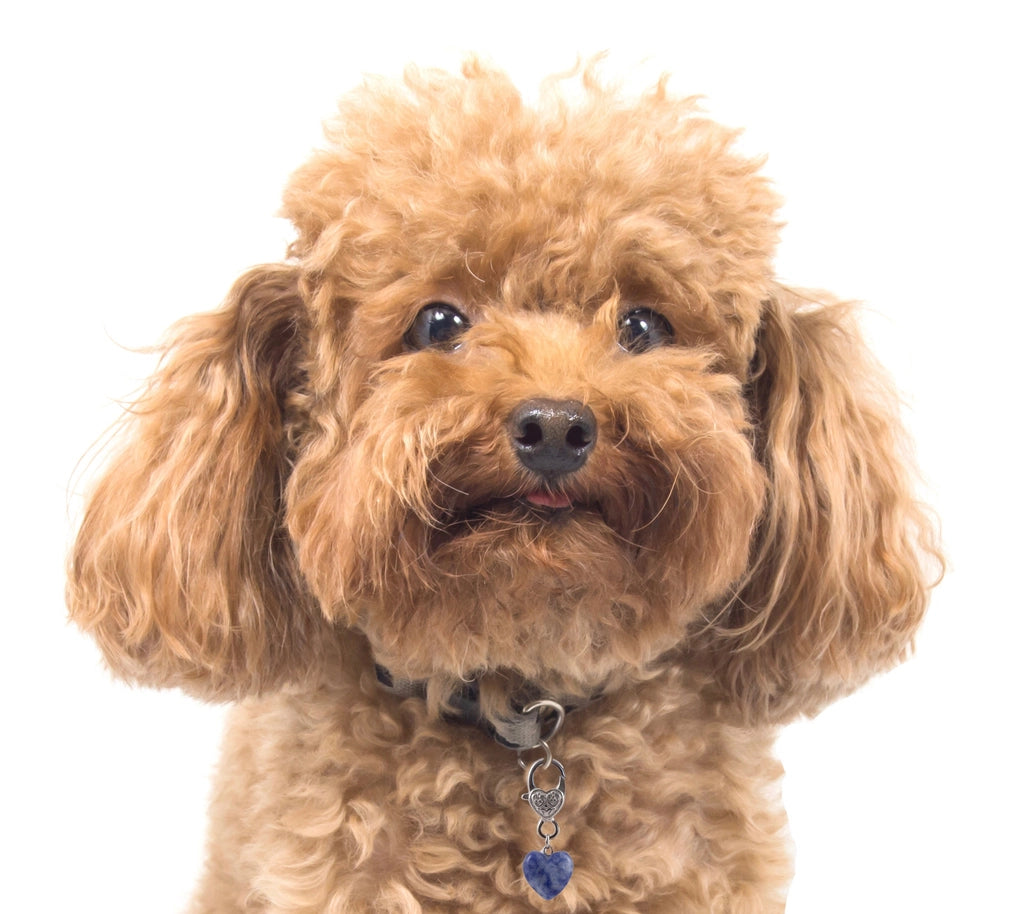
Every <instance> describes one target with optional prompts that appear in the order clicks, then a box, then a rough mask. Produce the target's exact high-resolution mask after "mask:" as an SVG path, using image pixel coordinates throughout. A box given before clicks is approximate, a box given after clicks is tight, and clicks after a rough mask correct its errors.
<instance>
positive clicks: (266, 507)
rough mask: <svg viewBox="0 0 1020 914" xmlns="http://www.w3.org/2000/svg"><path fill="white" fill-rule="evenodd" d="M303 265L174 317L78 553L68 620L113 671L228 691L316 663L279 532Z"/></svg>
mask: <svg viewBox="0 0 1020 914" xmlns="http://www.w3.org/2000/svg"><path fill="white" fill-rule="evenodd" d="M303 320H304V306H303V303H302V299H301V295H300V293H299V291H298V277H297V270H296V268H294V267H290V266H284V265H277V266H265V267H259V268H257V269H255V270H252V271H251V272H249V273H248V274H247V275H245V276H243V277H242V278H241V279H240V280H238V282H237V283H236V285H235V286H234V288H233V290H232V291H231V293H230V296H229V298H228V300H227V302H226V303H225V305H224V306H223V307H222V308H221V309H220V310H218V311H214V312H211V313H209V314H201V315H197V316H195V317H191V318H188V319H186V320H184V321H182V322H181V323H180V324H179V325H177V326H176V328H174V331H173V332H172V338H171V341H170V343H169V345H168V346H167V348H166V351H165V353H164V355H163V359H162V361H161V364H160V367H159V369H158V370H157V373H156V374H155V376H154V377H153V378H152V380H151V381H150V382H149V384H148V387H147V389H146V390H145V392H144V393H143V394H142V396H141V397H140V398H139V400H138V401H137V403H135V404H134V406H133V407H132V408H131V409H130V410H129V413H128V415H127V416H126V418H125V420H124V427H123V428H122V429H121V432H120V434H121V436H122V438H121V440H120V441H119V443H120V444H121V449H120V450H119V452H118V453H117V454H116V455H115V457H114V458H113V460H112V462H111V463H110V465H109V467H108V468H107V469H106V471H105V474H104V475H103V477H102V478H101V479H100V481H99V483H98V485H97V486H96V487H95V489H94V491H93V492H92V493H91V497H90V498H89V500H88V502H87V507H86V511H85V515H84V520H83V522H82V525H81V528H80V530H79V533H78V537H77V541H76V543H75V545H74V549H73V552H72V556H71V566H70V576H69V583H68V589H67V597H68V605H69V607H70V611H71V616H72V618H73V619H74V621H75V622H77V623H78V624H79V625H80V626H81V627H82V628H83V629H85V630H86V631H88V632H91V633H92V634H93V635H94V636H95V638H96V639H97V641H98V642H99V644H100V646H101V647H102V649H103V652H104V654H105V656H106V659H107V662H108V663H109V665H110V667H111V668H112V669H113V671H114V672H116V673H118V674H119V675H121V676H123V677H125V678H127V679H129V680H133V681H137V682H142V683H146V684H150V685H164V686H181V687H183V688H185V689H187V690H188V691H191V692H193V693H196V694H199V695H202V696H203V697H207V698H233V697H238V696H240V695H243V694H246V693H249V692H257V691H261V690H264V689H266V688H269V687H272V686H274V685H276V684H279V683H281V682H283V681H285V680H287V679H289V678H291V677H292V676H293V675H296V674H297V673H300V672H301V671H303V670H304V671H307V670H308V669H310V668H312V667H313V666H314V661H315V659H316V657H318V656H320V655H321V653H322V651H323V650H325V649H327V642H328V640H329V635H328V632H327V630H326V623H325V622H324V621H323V619H322V617H321V614H320V613H319V611H318V608H317V606H316V605H315V604H314V602H313V601H312V599H311V598H310V597H309V596H308V594H307V593H306V592H305V589H304V588H303V586H302V582H301V578H300V576H299V575H298V573H297V571H296V566H295V562H294V557H293V555H292V547H291V543H290V540H289V538H288V537H287V535H286V533H285V531H284V529H283V518H282V508H281V504H282V501H281V494H282V490H283V486H284V484H285V480H286V476H287V469H288V463H287V461H288V457H287V448H288V442H287V438H288V428H287V425H288V423H287V419H286V415H285V413H286V401H287V398H288V394H289V393H290V392H292V391H293V390H294V388H295V387H296V386H297V385H298V384H299V380H300V368H299V353H300V350H301V347H302V345H303V343H302V338H303V335H304V333H303Z"/></svg>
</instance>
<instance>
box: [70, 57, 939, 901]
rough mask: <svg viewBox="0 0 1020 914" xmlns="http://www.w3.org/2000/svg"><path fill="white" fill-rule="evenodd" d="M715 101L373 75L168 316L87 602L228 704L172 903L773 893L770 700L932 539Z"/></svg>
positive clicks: (840, 310) (157, 682)
mask: <svg viewBox="0 0 1020 914" xmlns="http://www.w3.org/2000/svg"><path fill="white" fill-rule="evenodd" d="M566 87H576V91H574V92H573V94H572V95H570V97H569V98H568V91H567V88H566ZM736 137H737V133H736V131H733V130H730V129H726V128H724V127H722V126H720V125H718V124H716V123H714V122H712V121H711V120H709V119H707V118H706V117H704V116H702V115H701V114H700V113H699V110H698V108H697V103H696V101H693V100H690V99H683V98H679V97H675V96H674V95H673V94H672V93H671V92H670V91H669V89H668V87H667V85H666V81H665V79H663V80H661V81H660V82H659V83H658V84H656V85H655V86H654V87H653V88H652V89H650V90H649V91H648V92H646V93H645V94H643V95H641V96H639V97H631V96H628V95H626V94H625V93H624V92H623V91H622V90H619V89H617V88H614V87H612V86H609V85H607V84H606V83H605V81H603V80H602V79H601V78H600V77H599V76H598V74H597V73H596V72H595V71H594V69H592V68H589V69H587V70H584V71H583V72H582V74H581V78H580V79H579V80H578V79H574V78H570V79H561V80H559V81H550V82H549V83H548V84H546V85H545V87H544V88H543V90H542V92H541V94H540V97H539V98H538V99H537V100H535V101H533V102H529V103H526V102H525V101H524V100H523V98H522V96H521V94H520V93H519V92H518V90H517V89H515V87H514V85H513V84H512V83H511V81H510V80H509V78H508V77H507V76H506V75H504V74H503V73H501V72H500V71H498V70H496V69H493V68H491V67H489V66H488V65H485V64H482V63H480V62H477V61H469V62H468V63H467V64H465V66H464V67H463V70H462V72H461V73H459V74H448V73H444V72H435V71H428V70H414V69H412V70H408V71H407V72H406V73H405V75H404V77H403V79H400V80H392V81H390V80H386V79H374V80H368V81H366V82H365V83H364V84H363V85H362V86H361V87H360V88H359V89H357V90H356V91H354V92H352V93H351V94H350V95H348V96H347V97H345V98H344V99H343V100H342V102H341V105H340V111H339V114H338V116H337V118H336V119H335V121H332V122H330V124H329V125H328V126H327V135H326V144H325V145H324V146H323V147H322V148H321V149H320V150H319V151H317V152H316V153H315V154H314V155H313V156H312V157H311V159H310V161H308V163H307V164H306V165H304V166H303V167H302V168H301V169H299V170H298V171H297V172H296V173H295V174H294V176H293V177H292V179H291V180H290V182H289V184H288V186H287V188H286V191H285V195H284V212H285V214H286V216H287V217H288V218H289V219H290V220H291V222H292V223H293V226H294V228H295V239H294V241H293V243H292V244H291V246H290V248H289V250H288V252H287V257H286V258H285V259H284V260H282V261H281V262H280V263H277V264H272V265H266V266H260V267H258V268H256V269H253V270H251V271H250V272H249V273H247V274H246V275H245V276H243V277H242V278H241V279H239V280H238V282H237V283H236V285H235V286H234V288H233V290H232V291H231V292H230V294H229V297H228V299H227V301H226V302H225V304H224V305H223V306H222V307H221V308H220V309H219V310H216V311H213V312H211V313H205V314H200V315H197V316H192V317H188V318H186V319H185V320H184V321H183V322H182V323H180V324H179V325H177V326H176V327H175V328H174V330H173V331H172V333H171V336H170V339H169V343H168V344H167V346H166V349H165V352H164V354H163V357H162V361H161V362H160V365H159V367H158V369H157V371H156V373H155V375H154V377H153V378H152V379H151V381H150V382H149V384H148V386H147V388H146V389H145V391H144V392H143V394H142V395H141V396H140V397H139V399H138V401H137V402H136V403H134V404H133V406H132V408H131V409H130V411H129V415H128V417H127V418H126V420H125V423H124V427H123V429H122V430H121V431H120V432H119V437H118V439H117V441H118V443H119V449H118V450H116V451H115V452H114V454H113V456H112V457H111V458H110V459H109V462H108V464H107V465H106V467H105V468H104V470H103V473H102V475H101V478H100V479H99V480H98V482H97V483H96V484H95V486H94V488H93V490H92V491H91V493H90V495H89V497H88V499H87V504H86V507H85V510H84V515H83V520H82V523H81V526H80V530H79V532H78V535H77V539H76V542H75V545H74V547H73V550H72V555H71V558H70V563H69V565H70V573H69V583H68V604H69V607H70V613H71V616H72V618H73V619H74V620H75V621H76V622H77V624H78V625H79V626H81V627H82V628H83V629H84V630H85V631H86V632H88V633H90V634H91V635H92V636H94V637H95V638H96V640H97V641H98V643H99V645H100V646H101V648H102V651H103V653H104V655H105V659H106V661H107V663H108V665H109V667H110V668H111V669H112V670H113V671H114V673H116V674H117V675H119V676H121V677H124V678H125V679H127V680H130V681H132V682H136V683H143V684H146V685H153V686H162V687H178V688H181V689H183V690H185V691H186V692H189V693H191V694H193V695H196V696H199V697H200V698H203V699H206V700H212V701H230V702H234V703H235V704H234V705H233V708H232V710H231V712H230V717H229V723H228V732H227V736H226V740H225V747H224V752H223V758H222V761H221V764H220V766H219V774H218V781H217V784H218V786H217V788H216V791H215V795H214V799H213V801H212V809H211V826H210V842H209V851H208V862H207V866H206V869H205V872H204V875H203V877H202V880H201V882H200V885H199V887H198V889H197V893H196V895H195V898H194V903H193V910H194V911H195V912H203V914H213V912H215V914H235V912H242V911H243V912H292V914H296V912H307V914H312V912H327V911H328V912H340V911H352V912H353V911H372V912H393V914H397V912H400V914H419V912H473V914H487V912H491V914H495V912H499V914H511V912H534V911H537V910H561V911H577V912H581V911H588V912H612V914H632V912H633V914H637V912H641V914H650V912H666V911H669V912H675V911H681V910H682V911H686V912H691V914H694V912H706V914H707V912H730V914H751V912H755V914H761V912H778V911H782V910H783V908H784V904H785V900H784V899H785V892H786V888H787V885H788V882H789V880H790V878H791V862H790V852H789V848H788V841H787V835H786V819H785V814H784V812H783V810H782V808H781V805H780V803H779V800H778V793H779V791H778V781H779V779H780V776H781V768H780V764H779V763H778V761H777V760H776V759H775V757H774V755H773V748H772V747H773V742H774V739H775V736H776V732H777V728H778V727H779V725H781V724H783V723H785V722H788V721H790V720H792V719H794V718H796V717H798V716H799V715H811V714H815V713H817V712H818V711H819V710H820V709H821V708H823V707H824V706H825V705H826V704H828V703H829V702H831V701H833V700H835V699H837V698H838V697H840V696H842V695H845V694H847V693H848V692H850V691H851V690H853V689H854V688H856V687H857V686H859V685H860V684H861V683H863V682H864V681H865V680H866V679H867V678H869V677H870V676H871V675H873V674H875V673H876V672H879V671H882V670H885V669H887V668H889V667H891V666H892V665H893V664H895V663H897V662H898V661H899V660H900V659H902V658H903V657H904V655H905V654H906V653H908V652H909V650H910V647H911V644H912V639H913V636H914V634H915V632H916V630H917V627H918V625H919V623H920V621H921V619H922V616H923V613H924V609H925V606H926V602H927V599H928V594H929V592H930V589H931V586H932V585H933V583H934V579H935V578H936V577H937V574H933V572H932V569H933V567H936V566H938V564H939V555H938V546H937V542H936V536H935V533H934V529H933V523H932V520H931V519H930V517H929V515H928V513H927V511H926V510H925V509H924V508H923V507H922V506H920V505H919V504H918V503H917V502H916V501H915V498H914V495H913V494H912V485H913V479H914V471H913V468H912V461H911V460H910V459H909V457H908V456H907V448H906V447H905V445H904V440H903V439H904V435H903V431H902V427H901V423H900V420H899V418H898V405H897V400H896V395H895V393H894V392H893V390H892V386H891V384H890V382H889V380H888V379H887V377H886V376H885V374H884V372H883V370H882V369H881V368H880V367H879V366H878V365H877V364H876V363H875V361H874V360H873V358H872V357H871V356H870V355H869V353H868V351H867V349H866V347H865V345H864V344H863V342H862V339H861V335H860V332H859V330H858V329H857V324H856V319H855V316H854V308H853V307H852V306H851V305H849V304H846V303H843V302H841V301H839V300H837V299H835V298H834V297H832V296H830V295H828V294H823V293H808V292H802V291H796V290H794V289H791V288H787V287H785V286H784V285H782V284H781V283H780V282H779V281H778V280H777V278H776V276H775V274H774V271H773V267H772V263H773V256H774V252H775V249H776V244H777V236H778V232H779V223H778V221H777V209H778V207H779V199H778V197H777V195H776V193H775V191H774V190H773V189H772V187H771V185H770V183H769V182H768V181H767V180H766V179H765V178H764V177H763V176H762V175H761V169H760V165H761V163H760V162H759V161H751V160H748V159H747V158H745V157H743V156H742V155H740V154H738V152H737V151H736V149H735V145H734V144H735V141H736Z"/></svg>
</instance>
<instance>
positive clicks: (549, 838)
mask: <svg viewBox="0 0 1020 914" xmlns="http://www.w3.org/2000/svg"><path fill="white" fill-rule="evenodd" d="M547 823H548V824H549V825H551V826H552V827H553V833H552V834H551V835H547V834H546V833H545V832H544V831H542V826H543V825H545V824H547ZM535 831H537V832H538V837H539V838H541V839H542V840H544V841H545V842H546V843H547V844H548V842H550V841H552V839H553V838H555V837H556V836H557V835H558V834H559V833H560V827H559V825H557V824H556V820H555V819H539V820H538V828H536V829H535Z"/></svg>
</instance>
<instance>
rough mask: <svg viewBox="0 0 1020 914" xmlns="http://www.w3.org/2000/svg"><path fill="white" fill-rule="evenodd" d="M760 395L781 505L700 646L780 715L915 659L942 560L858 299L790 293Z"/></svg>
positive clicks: (754, 707)
mask: <svg viewBox="0 0 1020 914" xmlns="http://www.w3.org/2000/svg"><path fill="white" fill-rule="evenodd" d="M748 401H749V404H750V410H751V413H752V420H753V423H754V429H755V435H756V442H755V446H756V449H757V456H758V459H759V460H760V461H761V463H762V465H763V466H764V467H765V470H766V472H767V476H768V480H769V487H768V497H767V505H766V508H765V512H764V515H763V516H762V518H761V519H760V521H759V527H758V529H757V532H756V543H755V547H754V551H753V555H752V562H751V566H750V571H749V573H748V575H747V577H746V578H745V580H744V581H743V582H742V586H741V587H740V589H739V591H738V592H737V594H736V596H735V598H734V599H733V600H732V601H730V602H729V603H728V604H727V606H726V607H725V609H724V610H723V611H722V612H721V613H720V614H719V615H718V617H717V618H716V619H715V620H714V622H713V624H712V625H711V626H710V628H708V629H707V630H706V631H704V632H703V633H702V640H701V643H700V645H699V647H698V648H696V649H700V650H701V651H703V652H704V653H703V656H708V657H710V658H711V660H712V663H713V665H714V673H715V677H716V681H717V682H718V683H719V685H720V686H721V687H722V689H723V691H724V693H725V694H726V696H727V697H728V698H729V699H730V700H731V701H733V702H735V703H736V704H737V706H738V707H740V708H741V710H742V712H743V714H744V716H745V718H746V719H748V720H765V721H769V720H772V721H778V720H783V719H787V718H789V717H791V716H793V715H794V714H796V713H808V714H811V713H815V712H817V711H818V710H820V709H821V707H823V706H824V705H825V704H827V703H828V702H829V701H831V700H833V699H834V698H836V697H838V696H840V695H842V694H845V693H846V692H849V691H850V690H852V689H853V688H855V687H856V686H857V685H859V684H860V683H861V682H863V681H864V680H865V679H866V678H867V677H868V676H869V675H871V674H872V673H874V672H877V671H879V670H882V669H885V668H887V667H890V666H892V665H893V664H894V663H895V662H897V660H899V659H900V658H901V657H902V655H903V654H904V653H905V652H906V651H907V650H908V649H909V647H910V645H911V642H912V638H913V635H914V633H915V631H916V629H917V626H918V624H919V622H920V620H921V616H922V614H923V612H924V609H925V606H926V603H927V596H928V591H929V589H930V587H931V586H932V585H933V584H934V583H935V580H936V578H937V576H938V572H939V571H940V570H941V557H940V556H939V555H938V550H937V546H936V544H935V535H934V531H933V527H932V523H931V520H930V518H929V517H928V516H927V514H926V512H925V511H924V509H923V508H922V507H921V506H920V505H918V503H917V502H916V501H915V500H914V497H913V494H912V491H911V487H912V484H913V482H914V473H913V471H912V467H911V465H910V461H909V460H908V459H907V457H906V448H905V446H904V441H903V434H902V429H901V426H900V422H899V418H898V412H899V404H898V401H897V398H896V396H895V394H894V392H893V390H892V387H891V385H890V384H889V382H888V380H887V379H886V377H885V374H884V371H883V370H882V369H881V367H880V366H879V365H878V364H877V363H876V362H875V361H874V360H873V358H872V357H871V355H870V353H869V352H868V351H867V349H866V347H865V345H864V342H863V340H862V339H861V336H860V333H859V330H858V328H857V325H856V321H855V316H854V309H853V307H852V306H850V305H847V304H842V303H836V302H832V301H828V302H823V303H819V302H810V301H808V300H807V299H806V298H803V297H800V296H799V295H797V294H795V293H792V292H790V291H788V290H780V291H777V294H776V295H775V296H774V297H773V299H772V300H771V301H769V302H767V303H766V306H765V312H764V317H763V321H762V324H761V326H760V328H759V333H758V340H757V353H756V357H755V360H754V362H753V364H752V376H751V380H750V381H749V386H748Z"/></svg>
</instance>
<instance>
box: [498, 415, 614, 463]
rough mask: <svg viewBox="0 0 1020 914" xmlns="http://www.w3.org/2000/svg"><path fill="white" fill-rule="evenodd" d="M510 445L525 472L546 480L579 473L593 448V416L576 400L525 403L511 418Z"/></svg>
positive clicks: (596, 431)
mask: <svg viewBox="0 0 1020 914" xmlns="http://www.w3.org/2000/svg"><path fill="white" fill-rule="evenodd" d="M509 432H510V443H511V446H512V447H513V449H514V451H515V453H516V454H517V459H518V460H519V461H520V462H521V464H522V465H523V466H525V467H527V469H529V470H532V471H533V472H535V473H540V474H541V475H543V476H545V477H546V478H547V479H554V478H556V477H557V476H564V475H566V474H567V473H573V472H575V471H576V470H579V469H580V468H581V467H582V466H584V464H585V463H586V462H587V460H588V455H589V454H590V453H591V450H592V448H593V447H594V445H595V439H596V437H597V434H598V427H597V424H596V420H595V414H594V413H593V412H592V411H591V409H590V408H589V407H587V406H585V405H584V404H583V403H580V402H578V401H577V400H545V399H537V400H527V401H525V402H524V403H521V404H520V405H519V406H518V407H517V408H516V409H515V410H514V411H513V412H512V413H511V414H510V421H509Z"/></svg>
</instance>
